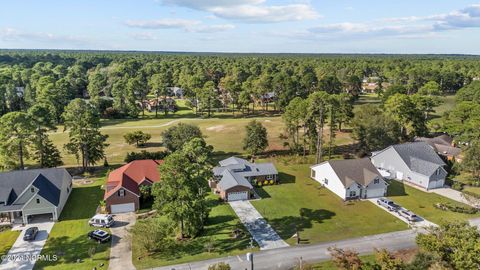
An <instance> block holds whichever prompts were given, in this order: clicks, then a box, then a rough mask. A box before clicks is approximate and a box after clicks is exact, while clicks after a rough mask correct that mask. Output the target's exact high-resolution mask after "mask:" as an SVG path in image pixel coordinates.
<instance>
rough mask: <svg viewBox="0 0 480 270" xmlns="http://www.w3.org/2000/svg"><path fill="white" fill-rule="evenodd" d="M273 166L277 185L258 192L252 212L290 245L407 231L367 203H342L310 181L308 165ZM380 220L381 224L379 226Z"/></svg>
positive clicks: (329, 192) (400, 223)
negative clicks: (277, 181)
mask: <svg viewBox="0 0 480 270" xmlns="http://www.w3.org/2000/svg"><path fill="white" fill-rule="evenodd" d="M289 163H290V162H289V161H288V160H287V161H285V162H282V161H280V162H276V164H275V165H276V166H277V170H278V171H279V172H280V175H279V177H280V182H281V184H280V185H276V186H265V187H263V188H262V189H260V190H259V194H260V196H261V197H262V199H261V200H258V201H252V204H253V205H254V206H255V208H256V209H257V210H258V211H259V212H260V213H261V214H262V215H263V217H265V218H266V219H267V220H268V222H269V224H270V225H271V226H272V227H273V228H274V229H275V230H276V231H277V232H278V233H279V235H280V236H281V237H282V238H283V239H285V240H286V241H287V242H288V243H289V244H294V243H295V241H296V239H294V238H291V237H292V235H293V234H295V232H296V228H298V231H299V232H300V238H301V239H302V242H303V243H305V244H306V243H318V242H324V241H334V240H340V239H346V238H351V237H358V236H364V235H373V234H378V233H386V232H391V231H399V230H405V229H408V228H407V226H406V225H405V223H403V222H402V221H400V220H398V219H396V218H394V217H393V216H391V215H390V214H388V213H387V212H385V211H383V210H381V209H378V207H377V206H375V205H373V204H372V203H370V202H367V201H358V202H349V203H345V202H343V201H342V199H340V198H339V197H338V196H336V195H335V194H334V193H332V192H331V191H329V190H328V189H326V188H321V186H320V184H319V183H317V182H315V181H314V180H311V179H310V177H309V174H310V169H309V165H305V164H302V165H294V164H289ZM379 220H381V221H382V222H378V221H379Z"/></svg>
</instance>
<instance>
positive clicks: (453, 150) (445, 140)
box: [415, 134, 462, 156]
mask: <svg viewBox="0 0 480 270" xmlns="http://www.w3.org/2000/svg"><path fill="white" fill-rule="evenodd" d="M415 141H417V142H425V143H427V144H429V145H430V146H432V147H433V148H434V149H435V151H437V153H438V154H440V155H444V156H458V155H460V154H461V153H462V149H460V148H458V147H454V146H453V145H452V143H453V138H452V137H450V136H448V135H446V134H443V135H440V136H437V137H434V138H426V137H418V138H415Z"/></svg>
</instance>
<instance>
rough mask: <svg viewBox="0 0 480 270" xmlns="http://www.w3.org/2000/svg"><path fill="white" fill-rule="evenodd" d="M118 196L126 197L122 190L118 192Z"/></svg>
mask: <svg viewBox="0 0 480 270" xmlns="http://www.w3.org/2000/svg"><path fill="white" fill-rule="evenodd" d="M118 196H120V197H124V196H125V190H123V189H120V190H119V191H118Z"/></svg>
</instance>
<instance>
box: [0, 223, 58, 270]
mask: <svg viewBox="0 0 480 270" xmlns="http://www.w3.org/2000/svg"><path fill="white" fill-rule="evenodd" d="M54 224H55V223H54V222H51V221H49V222H40V223H31V224H28V225H26V226H25V227H16V229H19V230H21V231H22V233H20V235H19V236H18V238H17V240H16V241H15V243H14V244H13V246H12V248H11V249H10V251H9V252H8V255H7V258H5V259H4V260H3V261H2V264H1V265H0V269H1V270H31V269H33V266H34V265H35V262H36V261H37V260H36V259H37V258H35V256H38V255H40V253H41V252H42V249H43V246H44V245H45V242H46V241H47V238H48V234H49V233H50V231H51V230H52V228H53V225H54ZM30 227H38V234H37V237H36V238H35V240H33V241H30V242H28V241H23V236H24V234H25V231H26V230H27V229H28V228H30ZM15 258H17V259H15ZM22 258H23V259H22Z"/></svg>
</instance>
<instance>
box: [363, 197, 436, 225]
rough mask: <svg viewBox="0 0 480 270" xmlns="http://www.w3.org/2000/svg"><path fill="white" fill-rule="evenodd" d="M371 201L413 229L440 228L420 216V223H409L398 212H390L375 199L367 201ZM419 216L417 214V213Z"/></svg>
mask: <svg viewBox="0 0 480 270" xmlns="http://www.w3.org/2000/svg"><path fill="white" fill-rule="evenodd" d="M367 200H369V201H370V202H371V203H373V204H375V205H376V206H378V207H380V208H381V209H383V210H384V211H387V212H388V213H390V214H391V215H393V216H395V217H396V218H398V219H400V220H401V221H403V222H405V223H407V224H408V225H409V226H410V227H411V228H428V227H431V226H438V225H437V224H435V223H433V222H431V221H428V220H426V219H424V218H423V217H421V216H418V215H417V216H418V218H419V220H418V221H415V222H411V221H408V219H406V218H404V217H402V216H400V215H399V214H398V212H395V211H389V210H388V209H387V208H385V207H383V206H381V205H379V204H378V203H377V198H373V199H367ZM415 214H417V213H415Z"/></svg>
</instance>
